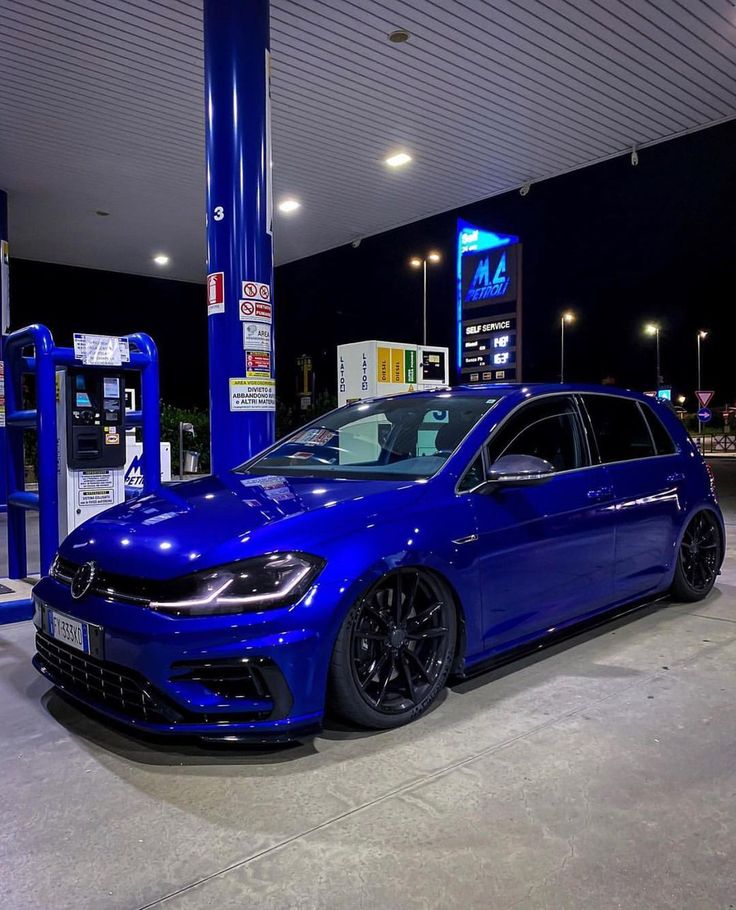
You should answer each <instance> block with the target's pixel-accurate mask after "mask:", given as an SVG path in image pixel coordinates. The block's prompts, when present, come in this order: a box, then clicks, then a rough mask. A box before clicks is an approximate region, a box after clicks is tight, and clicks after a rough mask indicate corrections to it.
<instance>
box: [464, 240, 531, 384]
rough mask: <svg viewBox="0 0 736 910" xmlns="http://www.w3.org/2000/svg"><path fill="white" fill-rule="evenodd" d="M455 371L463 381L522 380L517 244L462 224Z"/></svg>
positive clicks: (519, 265) (519, 280)
mask: <svg viewBox="0 0 736 910" xmlns="http://www.w3.org/2000/svg"><path fill="white" fill-rule="evenodd" d="M458 355H459V356H458V361H459V362H458V367H459V370H460V375H461V377H462V379H463V380H464V381H465V382H471V383H472V382H509V381H511V382H513V381H515V380H518V379H521V244H520V243H519V239H518V237H513V236H511V235H505V234H495V233H492V232H490V231H484V230H482V229H480V228H474V227H473V226H472V225H468V224H467V223H465V222H461V223H460V225H459V229H458Z"/></svg>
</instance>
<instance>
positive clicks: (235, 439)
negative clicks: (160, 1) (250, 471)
mask: <svg viewBox="0 0 736 910" xmlns="http://www.w3.org/2000/svg"><path fill="white" fill-rule="evenodd" d="M268 48H269V4H268V0H248V2H247V3H234V2H223V0H204V49H205V95H206V129H205V141H206V155H207V262H208V266H207V272H208V273H209V274H213V273H217V272H222V273H223V277H224V297H225V304H224V311H223V312H210V315H209V317H208V324H209V373H210V427H211V446H212V469H213V471H215V472H216V473H222V472H224V471H227V470H229V469H230V468H233V467H235V465H237V464H239V463H240V462H241V461H243V459H245V458H248V457H250V456H251V455H253V454H255V453H256V452H258V451H260V450H261V449H263V448H265V447H266V446H268V445H270V444H271V443H272V442H273V439H274V434H275V411H274V410H273V409H272V410H259V411H247V412H233V411H231V410H230V389H229V380H230V378H231V377H232V378H235V377H239V378H243V377H245V375H246V369H245V352H244V350H243V347H244V345H243V323H242V322H241V320H240V314H239V301H240V299H241V298H242V297H243V294H242V284H243V282H244V281H254V282H260V283H263V284H265V285H268V286H269V287H271V288H272V287H273V253H272V238H271V181H270V168H271V162H270V139H269V133H268V131H269V123H268V120H269V118H268V105H267V92H268V66H269V58H268ZM271 305H273V301H271ZM271 344H272V349H271V352H270V355H271V375H273V356H274V352H273V335H272V339H271Z"/></svg>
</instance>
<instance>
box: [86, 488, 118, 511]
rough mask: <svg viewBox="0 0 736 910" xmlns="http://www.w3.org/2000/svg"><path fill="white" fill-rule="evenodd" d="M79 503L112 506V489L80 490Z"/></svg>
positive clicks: (113, 501) (113, 502) (113, 503)
mask: <svg viewBox="0 0 736 910" xmlns="http://www.w3.org/2000/svg"><path fill="white" fill-rule="evenodd" d="M79 505H80V506H82V507H84V506H112V505H115V496H114V495H113V491H112V490H80V491H79Z"/></svg>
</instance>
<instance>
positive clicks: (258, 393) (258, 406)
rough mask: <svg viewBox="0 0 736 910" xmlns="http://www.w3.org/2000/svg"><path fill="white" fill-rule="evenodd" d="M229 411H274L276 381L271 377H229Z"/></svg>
mask: <svg viewBox="0 0 736 910" xmlns="http://www.w3.org/2000/svg"><path fill="white" fill-rule="evenodd" d="M230 410H231V411H275V410H276V382H275V380H273V379H239V378H238V379H231V380H230Z"/></svg>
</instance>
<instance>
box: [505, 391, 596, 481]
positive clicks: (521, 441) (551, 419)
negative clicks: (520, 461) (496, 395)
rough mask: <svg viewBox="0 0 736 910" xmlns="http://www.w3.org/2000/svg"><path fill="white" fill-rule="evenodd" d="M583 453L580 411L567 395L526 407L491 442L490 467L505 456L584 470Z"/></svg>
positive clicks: (558, 467) (514, 415)
mask: <svg viewBox="0 0 736 910" xmlns="http://www.w3.org/2000/svg"><path fill="white" fill-rule="evenodd" d="M584 451H585V450H584V447H583V440H582V435H581V433H580V425H579V423H578V416H577V411H576V410H575V406H574V404H573V402H572V399H571V398H570V397H569V396H567V395H559V396H555V397H553V398H540V399H539V400H538V401H530V402H529V404H525V405H523V406H522V407H521V408H520V409H519V410H518V411H517V412H516V413H515V414H512V415H511V417H509V419H508V420H507V421H506V423H504V424H502V426H501V427H500V429H499V431H498V432H497V433H496V434H495V435H494V437H493V438H492V439H491V441H490V442H489V443H488V457H489V461H490V463H491V464H493V462H494V461H496V460H497V459H498V458H500V457H501V456H502V455H535V456H536V457H537V458H544V460H545V461H548V462H549V463H550V464H551V465H552V466H553V467H554V469H555V470H556V471H569V470H571V469H573V468H580V467H582V466H583V465H584V464H585V463H586V458H585V454H584Z"/></svg>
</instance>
